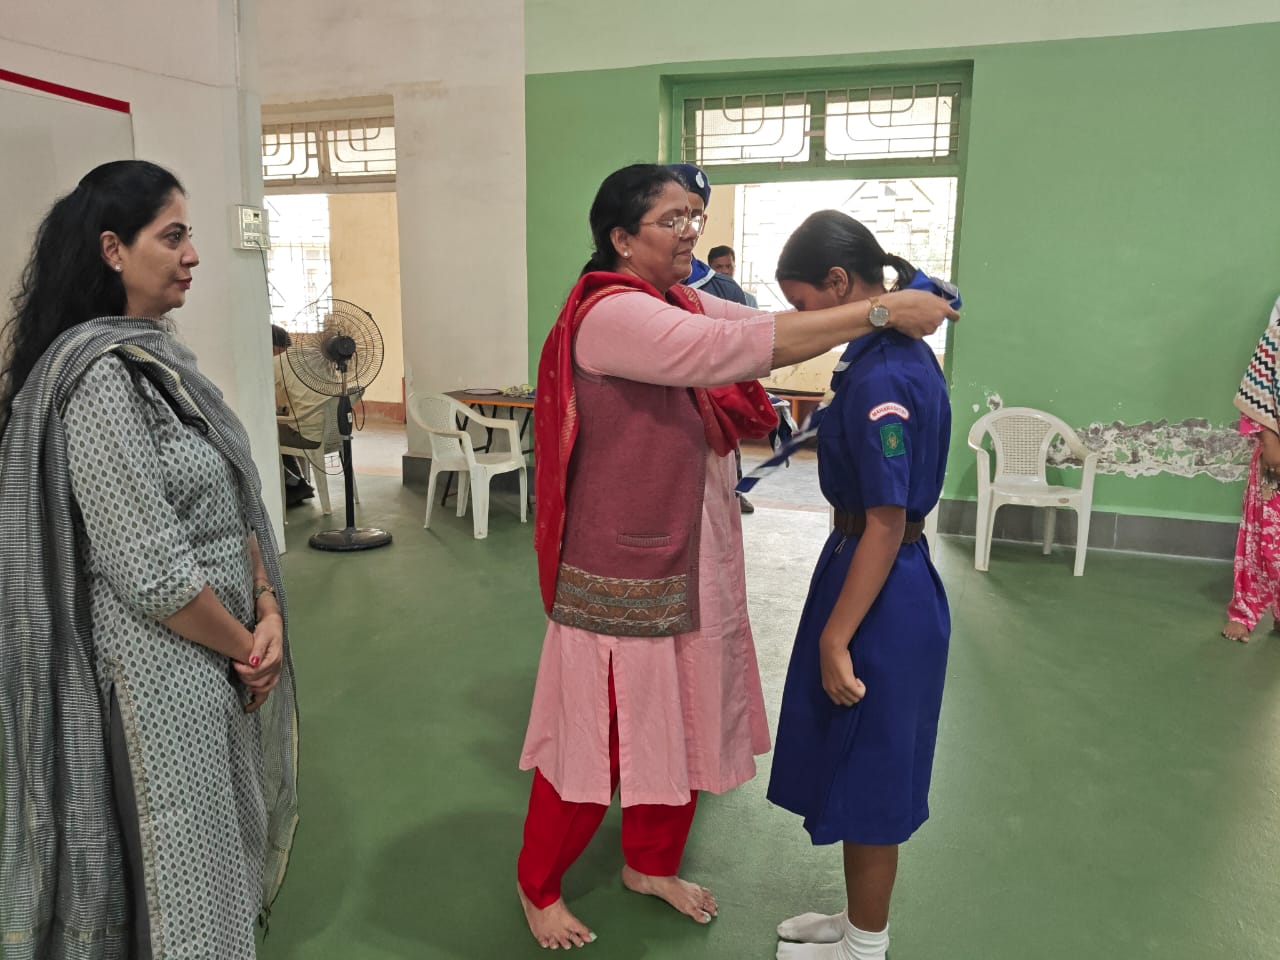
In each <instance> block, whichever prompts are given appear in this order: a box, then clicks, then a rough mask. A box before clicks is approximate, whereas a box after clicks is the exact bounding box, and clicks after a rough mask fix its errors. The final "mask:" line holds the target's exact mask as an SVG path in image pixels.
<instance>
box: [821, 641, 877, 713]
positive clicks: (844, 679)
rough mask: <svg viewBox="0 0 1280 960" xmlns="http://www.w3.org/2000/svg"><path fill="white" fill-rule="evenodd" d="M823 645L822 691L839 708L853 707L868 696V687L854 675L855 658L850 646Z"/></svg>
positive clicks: (822, 642) (825, 643) (823, 642)
mask: <svg viewBox="0 0 1280 960" xmlns="http://www.w3.org/2000/svg"><path fill="white" fill-rule="evenodd" d="M821 644H822V656H821V661H822V689H823V690H825V691H826V692H827V696H828V697H830V698H831V702H832V703H834V704H835V705H836V706H838V707H852V706H853V705H854V704H855V703H857V702H858V701H859V700H861V699H862V698H863V697H865V696H866V695H867V685H866V684H865V683H863V682H862V681H861V680H859V679H858V678H857V677H856V676H854V674H853V656H852V654H850V653H849V648H848V646H844V645H839V644H829V643H827V642H825V641H821Z"/></svg>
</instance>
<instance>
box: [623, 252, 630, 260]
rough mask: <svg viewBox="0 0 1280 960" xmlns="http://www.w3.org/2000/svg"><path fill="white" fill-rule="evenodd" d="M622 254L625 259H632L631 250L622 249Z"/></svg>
mask: <svg viewBox="0 0 1280 960" xmlns="http://www.w3.org/2000/svg"><path fill="white" fill-rule="evenodd" d="M622 256H623V257H624V258H625V259H627V260H630V259H631V251H630V250H623V251H622Z"/></svg>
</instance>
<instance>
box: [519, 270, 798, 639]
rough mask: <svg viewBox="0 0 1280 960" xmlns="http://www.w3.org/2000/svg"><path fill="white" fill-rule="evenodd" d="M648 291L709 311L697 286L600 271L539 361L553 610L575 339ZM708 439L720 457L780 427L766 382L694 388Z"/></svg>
mask: <svg viewBox="0 0 1280 960" xmlns="http://www.w3.org/2000/svg"><path fill="white" fill-rule="evenodd" d="M627 290H640V291H642V292H644V293H647V294H649V295H650V296H652V297H657V298H658V299H659V300H665V301H666V302H667V303H670V304H672V305H673V306H677V307H680V308H681V309H683V310H688V311H689V312H690V313H704V312H705V311H704V310H703V309H702V301H701V300H700V299H699V298H698V294H697V292H696V291H694V290H692V289H691V288H689V287H685V286H675V287H672V288H671V289H670V290H668V291H667V293H666V296H663V295H662V294H661V293H660V292H659V291H658V288H657V287H655V286H653V285H652V284H649V283H646V282H645V281H643V280H641V279H640V278H639V277H635V276H631V275H629V274H623V273H610V272H606V271H594V272H592V273H588V274H585V275H584V276H583V277H582V278H581V279H579V280H578V282H577V284H576V285H575V286H574V288H573V290H572V291H570V293H569V298H568V300H566V301H565V305H564V309H562V310H561V311H560V316H559V317H557V318H556V323H555V326H553V327H552V328H551V332H550V333H548V334H547V339H546V342H545V343H544V344H543V345H542V356H541V359H539V361H538V388H537V393H536V394H535V400H534V405H533V443H534V450H535V454H534V478H533V489H534V494H535V496H536V498H537V515H536V517H535V521H534V532H533V546H534V549H535V550H536V551H537V553H538V582H539V584H540V586H541V588H542V605H543V607H544V608H545V609H546V611H547V613H548V614H550V612H551V605H552V602H553V601H554V599H555V592H556V575H557V573H558V571H559V569H560V547H561V544H562V542H563V540H564V523H565V499H566V494H567V490H568V478H569V460H570V458H571V457H572V456H573V446H574V441H575V440H576V439H577V436H578V409H577V403H578V398H577V394H576V392H575V390H574V386H573V341H574V338H575V336H576V335H577V332H578V327H579V326H580V325H581V323H582V320H583V318H584V317H586V315H587V313H588V312H589V311H590V310H591V308H592V307H594V306H595V305H596V304H597V303H599V302H600V300H602V299H603V298H604V297H607V296H610V295H611V294H615V293H622V292H624V291H627ZM692 389H693V396H694V401H695V402H696V403H697V405H698V413H699V414H700V415H701V417H702V425H703V429H704V430H705V431H706V437H707V444H708V445H709V446H710V447H711V449H712V450H714V451H715V452H716V453H717V454H718V455H719V456H722V457H723V456H727V455H728V454H730V453H732V452H733V449H734V448H735V447H736V446H737V445H738V442H739V441H740V440H741V439H743V438H746V439H758V438H760V437H764V436H767V435H768V434H769V431H770V430H772V429H773V428H774V427H776V426H777V425H778V417H777V414H775V413H774V412H773V407H772V406H771V405H770V403H769V399H768V395H767V394H766V393H765V391H764V387H762V386H760V383H759V382H758V381H756V380H745V381H742V382H741V383H735V384H731V385H729V386H725V387H694V388H692Z"/></svg>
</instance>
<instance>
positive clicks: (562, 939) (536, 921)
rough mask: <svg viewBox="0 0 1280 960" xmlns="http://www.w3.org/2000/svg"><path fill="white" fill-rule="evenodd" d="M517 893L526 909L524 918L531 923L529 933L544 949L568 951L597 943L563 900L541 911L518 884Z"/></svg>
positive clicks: (594, 936)
mask: <svg viewBox="0 0 1280 960" xmlns="http://www.w3.org/2000/svg"><path fill="white" fill-rule="evenodd" d="M516 893H518V894H520V906H522V907H524V918H525V919H526V920H528V921H529V932H530V933H532V934H533V939H535V940H537V941H538V943H540V944H542V945H543V946H544V947H550V948H551V949H552V950H559V949H560V948H561V947H564V948H565V949H566V950H568V949H569V948H570V947H584V946H586V945H587V944H588V943H594V942H595V939H596V935H595V934H594V933H592V932H591V931H590V930H588V929H587V927H586V924H584V923H583V922H582V921H581V920H579V919H578V918H577V917H575V916H574V915H573V914H572V913H570V912H569V908H568V907H566V906H565V905H564V901H563V900H557V901H556V902H555V903H553V904H551V906H549V907H545V908H544V909H542V910H539V909H538V908H537V907H535V906H534V905H533V904H532V903H530V902H529V898H528V897H526V896H525V895H524V891H523V890H521V889H520V884H518V883H517V884H516Z"/></svg>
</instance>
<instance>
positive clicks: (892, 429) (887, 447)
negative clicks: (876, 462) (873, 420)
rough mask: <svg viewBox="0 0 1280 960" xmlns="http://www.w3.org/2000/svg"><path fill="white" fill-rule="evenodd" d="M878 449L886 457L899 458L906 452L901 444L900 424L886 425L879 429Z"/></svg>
mask: <svg viewBox="0 0 1280 960" xmlns="http://www.w3.org/2000/svg"><path fill="white" fill-rule="evenodd" d="M880 449H881V450H883V451H884V455H885V456H886V457H900V456H902V455H903V454H904V453H906V452H907V445H906V444H905V443H903V442H902V424H900V423H886V424H885V425H884V426H882V427H881V428H880Z"/></svg>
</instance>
